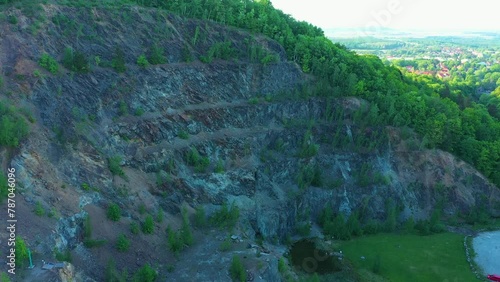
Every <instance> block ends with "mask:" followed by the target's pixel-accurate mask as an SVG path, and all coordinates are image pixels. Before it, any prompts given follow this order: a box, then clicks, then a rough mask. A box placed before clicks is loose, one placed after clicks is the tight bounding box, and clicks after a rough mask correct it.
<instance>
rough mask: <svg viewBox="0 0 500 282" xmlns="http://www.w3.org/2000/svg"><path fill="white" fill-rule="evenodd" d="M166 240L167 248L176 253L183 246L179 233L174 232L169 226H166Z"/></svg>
mask: <svg viewBox="0 0 500 282" xmlns="http://www.w3.org/2000/svg"><path fill="white" fill-rule="evenodd" d="M167 240H168V241H167V243H168V248H169V249H170V251H171V252H173V253H174V254H176V255H177V254H179V252H180V251H182V249H183V248H184V244H183V242H182V238H181V237H180V233H178V232H175V231H174V230H173V229H172V228H171V227H170V226H168V227H167Z"/></svg>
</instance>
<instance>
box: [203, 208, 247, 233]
mask: <svg viewBox="0 0 500 282" xmlns="http://www.w3.org/2000/svg"><path fill="white" fill-rule="evenodd" d="M239 217H240V210H239V208H238V207H237V206H236V205H235V204H234V203H233V204H231V207H228V206H227V204H226V203H224V204H223V205H222V207H221V208H220V209H219V210H218V211H216V212H215V213H214V214H213V216H212V217H210V223H211V224H213V225H215V226H217V227H219V228H228V229H230V228H233V227H234V226H235V225H236V223H237V222H238V219H239Z"/></svg>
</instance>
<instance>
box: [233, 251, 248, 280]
mask: <svg viewBox="0 0 500 282" xmlns="http://www.w3.org/2000/svg"><path fill="white" fill-rule="evenodd" d="M229 274H230V275H231V278H232V279H233V281H240V282H245V281H247V273H246V271H245V267H244V266H243V263H242V262H241V259H240V257H239V256H237V255H235V256H233V259H232V261H231V267H230V268H229Z"/></svg>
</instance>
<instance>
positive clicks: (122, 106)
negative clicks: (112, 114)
mask: <svg viewBox="0 0 500 282" xmlns="http://www.w3.org/2000/svg"><path fill="white" fill-rule="evenodd" d="M118 115H120V116H126V115H128V106H127V103H125V101H123V100H121V101H120V102H119V103H118Z"/></svg>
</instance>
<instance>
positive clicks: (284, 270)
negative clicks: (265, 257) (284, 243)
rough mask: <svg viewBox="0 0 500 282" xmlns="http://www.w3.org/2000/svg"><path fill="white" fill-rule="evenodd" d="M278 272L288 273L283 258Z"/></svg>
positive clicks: (279, 262) (279, 263)
mask: <svg viewBox="0 0 500 282" xmlns="http://www.w3.org/2000/svg"><path fill="white" fill-rule="evenodd" d="M278 271H279V272H280V273H281V274H284V273H285V272H286V271H287V267H286V262H285V259H284V258H282V257H281V258H280V259H279V260H278Z"/></svg>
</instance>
